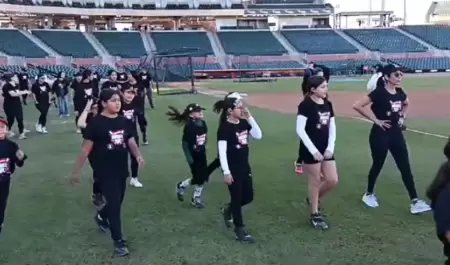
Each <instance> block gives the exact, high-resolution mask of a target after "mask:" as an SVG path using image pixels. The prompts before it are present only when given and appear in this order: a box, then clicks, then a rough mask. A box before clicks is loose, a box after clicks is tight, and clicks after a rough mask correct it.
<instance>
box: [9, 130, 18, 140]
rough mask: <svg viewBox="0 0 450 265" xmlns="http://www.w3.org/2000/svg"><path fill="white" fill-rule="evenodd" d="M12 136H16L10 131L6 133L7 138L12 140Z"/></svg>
mask: <svg viewBox="0 0 450 265" xmlns="http://www.w3.org/2000/svg"><path fill="white" fill-rule="evenodd" d="M14 136H16V134H15V133H13V132H11V131H9V132H8V137H9V138H12V137H14Z"/></svg>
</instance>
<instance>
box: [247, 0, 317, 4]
mask: <svg viewBox="0 0 450 265" xmlns="http://www.w3.org/2000/svg"><path fill="white" fill-rule="evenodd" d="M255 3H256V4H312V3H314V0H256V1H255Z"/></svg>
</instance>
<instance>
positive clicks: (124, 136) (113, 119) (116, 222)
mask: <svg viewBox="0 0 450 265" xmlns="http://www.w3.org/2000/svg"><path fill="white" fill-rule="evenodd" d="M120 108H121V98H120V94H119V91H114V90H111V89H105V90H103V91H102V92H101V93H100V104H99V113H100V114H99V115H97V116H96V117H95V118H94V119H93V120H92V121H91V122H89V124H88V126H87V128H86V134H85V136H84V141H83V145H82V147H81V153H80V154H79V156H78V158H77V160H76V163H75V167H74V170H73V175H72V183H74V184H76V183H78V182H79V178H78V174H79V171H80V169H81V168H82V167H83V164H84V162H85V161H86V158H87V157H88V156H89V155H90V154H91V153H92V155H93V156H94V160H95V170H96V171H97V173H98V176H99V180H100V186H101V191H102V193H103V196H104V197H105V200H106V205H105V206H104V207H103V208H102V209H101V210H100V211H99V212H98V214H97V215H96V216H95V221H96V223H97V225H98V227H99V228H100V229H101V230H102V231H104V232H107V231H108V230H109V231H110V232H111V238H112V239H113V241H114V248H115V252H116V254H117V255H118V256H126V255H128V254H129V251H128V247H127V244H126V241H125V240H124V239H123V236H122V227H121V207H122V201H123V198H124V195H125V187H126V179H127V177H128V173H129V172H128V153H129V152H132V154H133V155H134V156H135V157H136V160H137V161H138V163H139V165H140V166H143V164H144V160H143V158H142V156H141V153H140V152H139V148H138V146H137V144H136V141H135V139H134V137H133V135H132V133H131V132H130V130H129V125H128V122H127V120H126V119H125V118H124V117H123V116H121V115H119V112H120Z"/></svg>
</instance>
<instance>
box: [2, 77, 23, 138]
mask: <svg viewBox="0 0 450 265" xmlns="http://www.w3.org/2000/svg"><path fill="white" fill-rule="evenodd" d="M4 79H5V81H6V83H5V84H4V85H3V88H2V92H3V110H4V111H5V114H6V118H7V119H8V126H9V127H8V128H9V132H8V136H9V137H14V135H15V134H14V133H13V132H12V131H11V128H12V126H13V124H14V121H15V120H16V121H17V127H18V129H19V139H26V138H27V137H26V136H25V129H24V125H23V108H22V103H21V102H20V98H21V97H22V96H23V95H28V94H30V91H28V90H24V91H20V90H19V86H18V84H19V79H18V77H17V74H13V75H6V76H5V77H4Z"/></svg>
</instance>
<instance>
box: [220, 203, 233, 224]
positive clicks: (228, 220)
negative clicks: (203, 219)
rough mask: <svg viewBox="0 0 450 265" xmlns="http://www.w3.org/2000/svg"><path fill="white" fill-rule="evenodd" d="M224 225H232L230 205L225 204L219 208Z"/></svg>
mask: <svg viewBox="0 0 450 265" xmlns="http://www.w3.org/2000/svg"><path fill="white" fill-rule="evenodd" d="M221 212H222V216H223V221H224V222H225V226H226V227H228V228H231V227H232V226H233V217H232V216H231V211H230V207H229V206H228V205H227V206H225V207H223V208H222V209H221Z"/></svg>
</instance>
